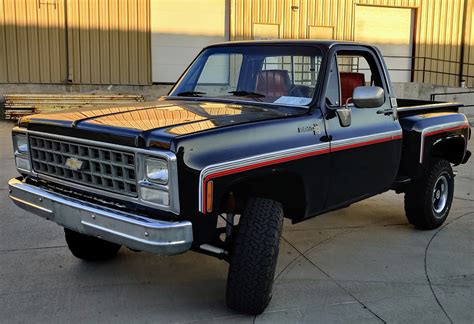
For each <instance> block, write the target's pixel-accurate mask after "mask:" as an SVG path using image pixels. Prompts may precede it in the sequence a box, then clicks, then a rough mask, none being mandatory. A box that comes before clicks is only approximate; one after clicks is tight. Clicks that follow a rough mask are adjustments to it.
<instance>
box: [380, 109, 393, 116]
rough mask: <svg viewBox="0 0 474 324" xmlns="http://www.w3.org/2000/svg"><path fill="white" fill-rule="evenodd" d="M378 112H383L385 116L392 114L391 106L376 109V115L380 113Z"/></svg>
mask: <svg viewBox="0 0 474 324" xmlns="http://www.w3.org/2000/svg"><path fill="white" fill-rule="evenodd" d="M380 114H384V115H385V116H388V115H393V109H392V108H387V109H380V110H377V115H380Z"/></svg>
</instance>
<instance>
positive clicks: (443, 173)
mask: <svg viewBox="0 0 474 324" xmlns="http://www.w3.org/2000/svg"><path fill="white" fill-rule="evenodd" d="M445 180H446V181H445ZM440 183H441V185H442V184H443V183H444V186H442V188H444V187H446V190H447V193H446V197H445V198H446V199H445V202H444V203H443V204H442V205H439V200H438V205H436V196H437V195H438V194H437V192H436V190H437V189H436V188H438V187H439V186H440ZM439 192H440V193H441V194H440V195H439V196H441V195H442V194H443V193H442V191H441V190H439ZM453 193H454V175H453V169H452V168H451V164H450V163H449V162H448V161H446V160H443V159H436V160H434V161H433V162H432V163H431V165H430V166H429V167H428V168H427V170H426V171H425V174H424V175H423V177H422V178H420V179H419V180H417V181H416V182H415V183H413V184H410V185H409V186H408V188H407V190H406V191H405V214H406V216H407V218H408V221H409V222H410V223H411V224H413V225H414V226H416V227H417V228H419V229H425V230H431V229H435V228H438V227H440V226H441V225H443V223H444V221H445V220H446V218H447V217H448V214H449V210H450V209H451V203H452V201H453ZM437 207H438V208H439V209H438V210H436V208H437ZM441 207H442V208H441Z"/></svg>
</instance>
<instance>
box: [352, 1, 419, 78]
mask: <svg viewBox="0 0 474 324" xmlns="http://www.w3.org/2000/svg"><path fill="white" fill-rule="evenodd" d="M355 40H356V41H358V42H364V43H369V44H375V45H377V46H378V47H379V49H380V50H381V51H382V54H383V55H384V56H403V57H407V58H390V57H386V58H385V60H386V63H387V65H388V67H389V69H403V70H405V71H393V70H392V71H390V77H391V78H392V81H394V82H407V81H410V80H411V72H410V69H411V58H409V57H411V56H412V46H413V9H410V8H391V7H375V6H360V5H358V6H357V7H356V17H355Z"/></svg>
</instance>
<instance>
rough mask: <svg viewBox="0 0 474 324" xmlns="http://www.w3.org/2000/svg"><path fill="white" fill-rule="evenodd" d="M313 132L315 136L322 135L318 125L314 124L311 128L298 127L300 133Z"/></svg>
mask: <svg viewBox="0 0 474 324" xmlns="http://www.w3.org/2000/svg"><path fill="white" fill-rule="evenodd" d="M306 132H313V134H314V135H317V134H318V135H319V134H321V127H320V126H319V125H318V124H316V123H315V124H313V125H311V126H303V127H298V133H306Z"/></svg>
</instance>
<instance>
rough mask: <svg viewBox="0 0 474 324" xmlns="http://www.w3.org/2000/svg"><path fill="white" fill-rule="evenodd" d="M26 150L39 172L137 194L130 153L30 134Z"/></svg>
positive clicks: (109, 189)
mask: <svg viewBox="0 0 474 324" xmlns="http://www.w3.org/2000/svg"><path fill="white" fill-rule="evenodd" d="M30 151H31V159H32V162H33V169H34V171H35V172H37V173H39V174H45V175H48V176H51V177H55V178H59V179H63V180H68V181H71V182H75V183H78V184H81V185H85V186H89V187H93V188H97V189H102V190H106V191H110V192H114V193H119V194H124V195H127V196H133V197H136V196H137V175H136V167H135V154H134V153H130V152H123V151H116V150H110V149H107V148H103V147H97V146H90V145H85V144H78V143H73V142H67V141H62V140H57V139H51V138H45V137H38V136H31V135H30Z"/></svg>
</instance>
